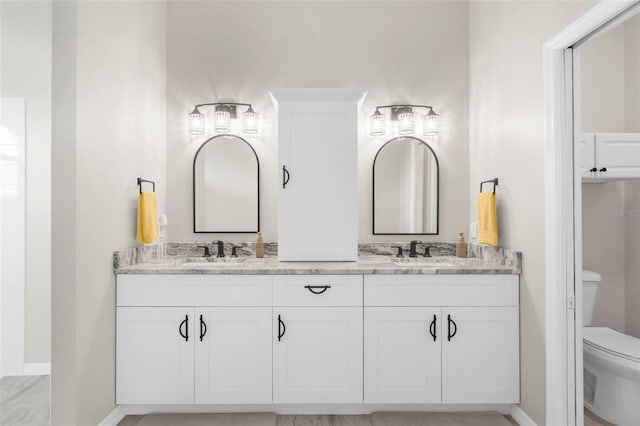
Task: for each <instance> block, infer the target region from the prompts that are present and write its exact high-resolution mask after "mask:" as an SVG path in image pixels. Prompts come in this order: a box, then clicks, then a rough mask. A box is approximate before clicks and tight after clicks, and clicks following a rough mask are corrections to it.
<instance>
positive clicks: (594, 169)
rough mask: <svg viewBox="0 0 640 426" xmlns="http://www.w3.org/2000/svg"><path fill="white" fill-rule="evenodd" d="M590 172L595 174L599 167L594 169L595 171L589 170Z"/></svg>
mask: <svg viewBox="0 0 640 426" xmlns="http://www.w3.org/2000/svg"><path fill="white" fill-rule="evenodd" d="M589 171H590V172H594V173H595V172H597V171H598V168H597V167H594V168H593V169H591V170H589Z"/></svg>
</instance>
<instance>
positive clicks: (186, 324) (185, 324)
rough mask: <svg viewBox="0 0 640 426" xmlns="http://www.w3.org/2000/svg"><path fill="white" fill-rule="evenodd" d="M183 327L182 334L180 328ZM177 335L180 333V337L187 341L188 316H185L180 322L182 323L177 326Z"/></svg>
mask: <svg viewBox="0 0 640 426" xmlns="http://www.w3.org/2000/svg"><path fill="white" fill-rule="evenodd" d="M183 325H184V326H185V327H184V333H183V332H182V326H183ZM178 333H180V336H182V338H183V339H184V340H185V342H188V341H189V315H185V316H184V319H183V320H182V322H181V323H180V325H179V326H178Z"/></svg>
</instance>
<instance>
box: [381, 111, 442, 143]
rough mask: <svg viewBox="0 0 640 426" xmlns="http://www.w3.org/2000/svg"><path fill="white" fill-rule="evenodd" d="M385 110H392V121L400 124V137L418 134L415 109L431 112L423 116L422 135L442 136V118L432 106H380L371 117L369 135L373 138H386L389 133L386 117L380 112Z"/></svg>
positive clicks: (430, 136)
mask: <svg viewBox="0 0 640 426" xmlns="http://www.w3.org/2000/svg"><path fill="white" fill-rule="evenodd" d="M385 108H388V109H390V110H391V121H397V122H398V133H399V134H400V135H412V134H414V133H415V132H416V118H415V113H414V109H417V108H425V109H427V110H429V111H428V112H427V113H426V114H425V115H424V116H422V134H423V135H424V136H427V137H429V138H432V137H435V136H438V135H439V134H440V116H439V115H438V114H436V113H435V111H434V110H433V107H432V106H430V105H379V106H377V107H376V111H375V112H374V113H373V114H372V115H371V116H369V134H370V135H371V136H384V135H385V134H386V133H387V123H386V117H385V115H384V114H383V113H381V112H380V110H381V109H385Z"/></svg>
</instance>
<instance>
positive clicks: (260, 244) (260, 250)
mask: <svg viewBox="0 0 640 426" xmlns="http://www.w3.org/2000/svg"><path fill="white" fill-rule="evenodd" d="M256 257H258V258H260V257H264V240H263V239H262V233H261V232H258V238H257V239H256Z"/></svg>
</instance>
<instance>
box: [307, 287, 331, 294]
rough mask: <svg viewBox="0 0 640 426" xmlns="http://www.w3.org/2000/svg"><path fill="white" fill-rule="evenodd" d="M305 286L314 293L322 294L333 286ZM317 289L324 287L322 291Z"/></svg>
mask: <svg viewBox="0 0 640 426" xmlns="http://www.w3.org/2000/svg"><path fill="white" fill-rule="evenodd" d="M304 288H306V289H308V290H309V291H310V292H311V293H313V294H322V293H324V292H325V291H327V289H329V288H331V286H330V285H305V286H304ZM316 289H322V290H320V291H316Z"/></svg>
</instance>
